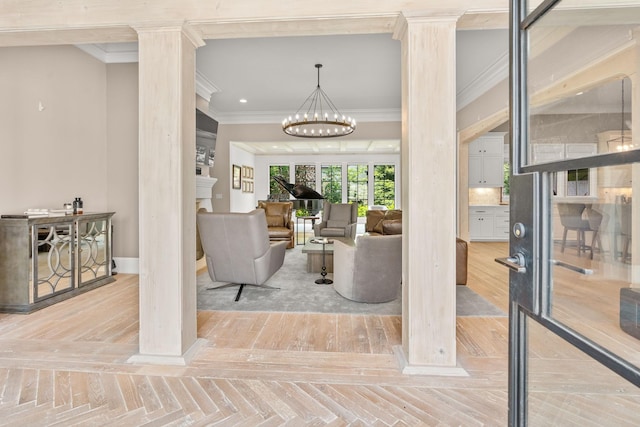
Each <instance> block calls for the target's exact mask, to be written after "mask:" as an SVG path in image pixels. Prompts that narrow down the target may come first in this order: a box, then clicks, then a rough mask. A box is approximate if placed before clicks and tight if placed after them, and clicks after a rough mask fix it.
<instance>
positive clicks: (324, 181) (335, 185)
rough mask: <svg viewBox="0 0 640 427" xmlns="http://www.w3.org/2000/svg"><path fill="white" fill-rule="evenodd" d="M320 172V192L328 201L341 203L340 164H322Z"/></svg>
mask: <svg viewBox="0 0 640 427" xmlns="http://www.w3.org/2000/svg"><path fill="white" fill-rule="evenodd" d="M321 174H322V177H321V185H322V191H321V192H320V194H322V195H323V196H324V198H325V199H326V200H327V201H328V202H330V203H342V166H340V165H330V166H322V168H321Z"/></svg>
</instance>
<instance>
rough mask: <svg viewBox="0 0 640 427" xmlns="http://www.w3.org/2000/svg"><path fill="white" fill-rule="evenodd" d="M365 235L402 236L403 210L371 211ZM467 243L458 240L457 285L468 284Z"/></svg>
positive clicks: (368, 213)
mask: <svg viewBox="0 0 640 427" xmlns="http://www.w3.org/2000/svg"><path fill="white" fill-rule="evenodd" d="M365 233H366V234H368V235H371V236H388V235H395V234H402V210H400V209H391V210H387V211H384V210H369V211H367V222H366V224H365ZM467 258H468V245H467V242H466V241H464V240H462V239H459V238H456V285H466V284H467Z"/></svg>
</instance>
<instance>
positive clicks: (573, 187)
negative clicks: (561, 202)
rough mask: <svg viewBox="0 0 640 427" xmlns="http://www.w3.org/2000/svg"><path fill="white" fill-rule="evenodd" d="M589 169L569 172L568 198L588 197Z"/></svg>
mask: <svg viewBox="0 0 640 427" xmlns="http://www.w3.org/2000/svg"><path fill="white" fill-rule="evenodd" d="M589 194H590V189H589V169H572V170H569V171H567V194H566V195H567V196H588V195H589Z"/></svg>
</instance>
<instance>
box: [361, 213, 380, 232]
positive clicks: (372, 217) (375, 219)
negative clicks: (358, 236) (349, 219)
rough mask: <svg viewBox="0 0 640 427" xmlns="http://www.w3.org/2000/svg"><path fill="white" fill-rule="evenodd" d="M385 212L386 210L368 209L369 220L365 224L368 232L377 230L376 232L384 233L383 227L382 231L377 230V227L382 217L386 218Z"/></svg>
mask: <svg viewBox="0 0 640 427" xmlns="http://www.w3.org/2000/svg"><path fill="white" fill-rule="evenodd" d="M384 213H385V211H383V210H370V211H367V222H366V224H365V231H366V232H372V231H375V232H376V233H382V229H380V231H376V230H375V228H376V227H377V226H378V223H379V222H380V221H382V219H383V218H384ZM381 226H382V224H380V227H381Z"/></svg>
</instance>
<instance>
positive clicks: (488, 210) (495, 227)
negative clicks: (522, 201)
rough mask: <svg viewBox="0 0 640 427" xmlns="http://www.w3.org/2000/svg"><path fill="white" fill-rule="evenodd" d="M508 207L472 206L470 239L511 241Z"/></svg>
mask: <svg viewBox="0 0 640 427" xmlns="http://www.w3.org/2000/svg"><path fill="white" fill-rule="evenodd" d="M510 229H511V228H510V226H509V207H508V206H494V205H491V206H470V207H469V238H470V239H471V240H472V241H487V242H490V241H496V242H497V241H507V240H509V232H510Z"/></svg>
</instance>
